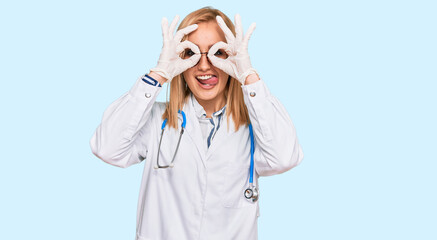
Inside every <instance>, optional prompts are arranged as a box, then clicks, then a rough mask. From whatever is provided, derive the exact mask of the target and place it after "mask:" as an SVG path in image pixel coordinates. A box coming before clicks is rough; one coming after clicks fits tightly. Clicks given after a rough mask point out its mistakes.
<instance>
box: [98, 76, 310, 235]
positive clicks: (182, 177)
mask: <svg viewBox="0 0 437 240" xmlns="http://www.w3.org/2000/svg"><path fill="white" fill-rule="evenodd" d="M242 88H243V94H244V101H245V103H246V105H247V108H248V111H249V116H250V121H251V123H252V126H253V131H254V137H255V153H254V161H255V170H256V172H255V174H254V185H255V186H258V177H259V176H269V175H273V174H279V173H283V172H285V171H287V170H289V169H291V168H293V167H294V166H296V165H298V164H299V162H300V161H301V160H302V158H303V153H302V149H301V147H300V145H299V143H298V141H297V138H296V131H295V128H294V126H293V123H292V121H291V119H290V117H289V115H288V114H287V112H286V110H285V108H284V107H283V105H282V104H281V103H280V102H279V101H278V100H277V99H276V98H275V97H274V96H272V95H271V94H270V92H269V90H268V89H267V87H266V85H265V84H264V82H263V81H262V80H260V81H258V82H256V83H253V84H250V85H245V86H242ZM160 90H161V87H156V86H152V85H149V84H147V83H145V82H143V81H142V80H141V78H139V79H138V80H137V82H136V83H135V85H134V86H133V87H132V88H131V89H130V91H129V92H127V93H125V94H124V95H123V96H122V97H121V98H119V99H118V100H116V101H115V102H114V103H112V104H111V105H110V106H109V107H108V109H106V111H105V113H104V115H103V119H102V122H101V124H100V125H99V126H98V128H97V129H96V131H95V133H94V135H93V137H92V139H91V141H90V144H91V149H92V151H93V153H94V154H95V155H96V156H97V157H99V158H100V159H102V160H103V161H105V162H107V163H109V164H112V165H115V166H119V167H128V166H130V165H133V164H136V163H140V162H141V161H142V160H144V172H143V177H142V183H141V189H140V195H139V201H138V211H137V232H136V239H137V240H176V239H177V240H195V239H196V240H197V239H199V240H215V239H217V240H230V239H237V240H252V239H257V238H258V236H257V235H258V233H257V232H258V231H257V218H258V216H259V206H258V202H255V203H252V202H249V201H248V200H246V199H245V197H244V195H243V192H244V190H245V189H246V188H247V187H248V184H249V166H250V138H249V129H248V127H246V126H241V127H240V129H239V130H238V131H235V128H234V124H233V121H232V119H229V122H228V121H225V120H226V119H223V120H224V121H222V124H223V125H222V126H221V127H220V130H219V131H218V132H217V133H216V135H215V138H214V141H213V143H212V144H211V146H210V147H209V148H207V146H206V144H205V143H204V142H203V139H202V133H201V130H200V126H199V122H198V119H197V117H196V114H195V111H194V109H193V104H192V102H191V98H188V102H187V103H186V104H185V106H184V108H183V111H184V112H185V114H186V119H187V123H186V129H185V133H184V134H183V136H182V139H181V143H180V147H179V151H178V153H177V155H176V158H175V161H174V167H173V168H166V169H155V168H154V166H155V165H156V157H157V154H158V153H157V150H158V143H159V138H160V135H161V125H162V114H163V113H164V110H165V105H164V103H159V102H155V99H156V97H157V95H158V93H159V91H160ZM181 121H182V117H181V116H180V115H179V126H180V124H181ZM228 128H229V130H227V129H228ZM178 138H179V130H175V129H173V128H168V127H166V130H165V133H164V137H163V140H162V145H161V150H160V153H159V154H160V164H161V165H164V164H165V165H167V164H169V163H170V161H171V159H172V157H173V153H174V151H175V148H176V144H177V141H178ZM261 192H262V190H261ZM261 198H262V195H261Z"/></svg>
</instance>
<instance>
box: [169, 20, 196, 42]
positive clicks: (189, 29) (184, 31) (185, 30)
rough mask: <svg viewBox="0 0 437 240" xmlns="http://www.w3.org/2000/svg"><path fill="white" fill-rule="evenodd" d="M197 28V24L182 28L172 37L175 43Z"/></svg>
mask: <svg viewBox="0 0 437 240" xmlns="http://www.w3.org/2000/svg"><path fill="white" fill-rule="evenodd" d="M197 27H198V25H197V24H193V25H190V26H188V27H185V28H182V29H181V30H179V31H177V32H176V35H175V37H174V39H175V41H176V42H180V41H181V40H182V38H183V37H184V36H185V35H187V34H189V33H191V32H192V31H194V30H196V29H197Z"/></svg>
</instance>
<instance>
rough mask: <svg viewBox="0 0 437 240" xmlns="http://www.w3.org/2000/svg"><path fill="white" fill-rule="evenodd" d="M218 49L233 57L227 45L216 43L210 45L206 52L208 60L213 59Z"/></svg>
mask: <svg viewBox="0 0 437 240" xmlns="http://www.w3.org/2000/svg"><path fill="white" fill-rule="evenodd" d="M219 49H224V50H225V52H226V53H227V54H229V55H233V53H232V52H231V51H230V50H229V47H228V44H226V43H224V42H217V43H215V44H214V45H212V47H211V48H210V49H209V50H208V58H212V57H215V53H216V52H217V51H218V50H219ZM228 51H229V52H228Z"/></svg>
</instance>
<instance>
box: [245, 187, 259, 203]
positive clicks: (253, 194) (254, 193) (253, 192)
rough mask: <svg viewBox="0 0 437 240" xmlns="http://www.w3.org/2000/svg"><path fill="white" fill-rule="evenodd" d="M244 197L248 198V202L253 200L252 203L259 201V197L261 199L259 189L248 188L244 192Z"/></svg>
mask: <svg viewBox="0 0 437 240" xmlns="http://www.w3.org/2000/svg"><path fill="white" fill-rule="evenodd" d="M244 197H246V199H248V200H251V201H252V202H256V201H258V197H259V192H258V189H257V188H256V187H248V188H247V189H246V190H245V191H244Z"/></svg>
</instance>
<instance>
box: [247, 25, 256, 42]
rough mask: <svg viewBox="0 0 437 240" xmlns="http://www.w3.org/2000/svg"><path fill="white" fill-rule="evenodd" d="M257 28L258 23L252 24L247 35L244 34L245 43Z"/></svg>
mask: <svg viewBox="0 0 437 240" xmlns="http://www.w3.org/2000/svg"><path fill="white" fill-rule="evenodd" d="M255 28H256V23H252V24H250V26H249V29H248V30H247V32H246V35H245V36H244V43H245V44H248V43H249V39H250V36H251V35H252V33H253V31H254V30H255Z"/></svg>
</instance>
